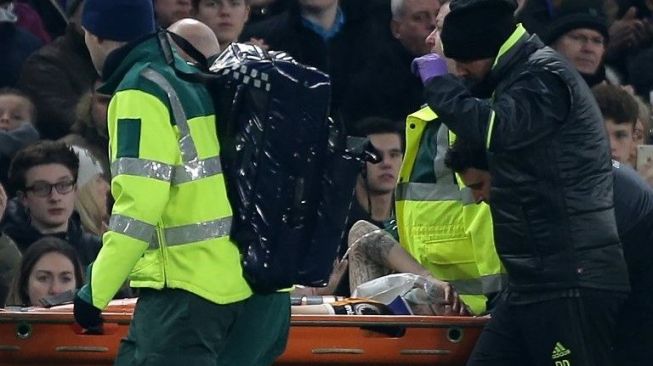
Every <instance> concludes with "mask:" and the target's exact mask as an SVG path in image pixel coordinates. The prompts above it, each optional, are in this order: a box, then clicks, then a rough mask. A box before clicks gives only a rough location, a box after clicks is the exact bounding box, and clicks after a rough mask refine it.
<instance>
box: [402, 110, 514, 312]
mask: <svg viewBox="0 0 653 366" xmlns="http://www.w3.org/2000/svg"><path fill="white" fill-rule="evenodd" d="M452 138H454V136H453V135H452V134H450V133H449V130H448V129H447V128H446V126H445V125H444V124H442V123H441V122H440V121H439V120H438V117H437V115H436V114H435V113H434V112H433V111H432V110H431V109H430V108H428V107H426V108H423V109H421V110H419V111H417V112H415V113H413V114H411V115H409V116H408V118H407V120H406V154H405V156H404V162H403V165H402V167H401V171H400V173H399V184H398V186H397V192H396V213H397V224H398V228H399V241H400V243H401V245H402V246H403V247H404V248H405V249H406V250H407V251H408V252H410V253H411V255H413V257H415V258H416V259H417V261H418V262H420V263H421V264H422V265H423V266H424V267H425V268H427V269H428V270H429V271H430V272H431V274H433V276H434V277H436V278H438V279H441V280H443V281H447V282H450V283H451V284H453V286H454V287H455V288H456V290H457V291H458V293H459V294H460V295H461V298H462V299H463V301H464V302H465V303H466V304H467V305H469V306H470V308H471V310H472V311H473V312H474V313H475V314H481V313H483V312H484V311H485V309H486V301H487V297H486V296H485V295H486V294H491V293H496V292H498V291H500V290H501V287H502V282H503V277H504V275H503V273H504V271H503V268H502V265H501V262H500V260H499V257H498V255H497V253H496V250H495V247H494V238H493V231H492V217H491V215H490V209H489V207H488V206H487V205H486V204H485V203H481V204H475V202H474V201H473V199H472V196H471V192H470V190H469V188H467V187H464V186H463V185H462V184H461V182H460V181H459V180H458V179H457V177H456V176H455V174H454V173H453V172H452V171H451V170H450V169H448V168H447V167H446V166H445V165H444V156H445V153H446V151H447V148H448V147H449V145H450V140H452Z"/></svg>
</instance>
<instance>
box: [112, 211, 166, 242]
mask: <svg viewBox="0 0 653 366" xmlns="http://www.w3.org/2000/svg"><path fill="white" fill-rule="evenodd" d="M109 230H110V231H113V232H116V233H120V234H123V235H127V236H129V237H130V238H134V239H136V240H140V241H144V242H148V243H149V242H150V241H151V240H152V237H154V236H155V235H156V234H155V233H156V227H155V226H154V225H150V224H148V223H146V222H143V221H140V220H137V219H134V218H132V217H128V216H124V215H116V214H113V215H111V219H110V220H109Z"/></svg>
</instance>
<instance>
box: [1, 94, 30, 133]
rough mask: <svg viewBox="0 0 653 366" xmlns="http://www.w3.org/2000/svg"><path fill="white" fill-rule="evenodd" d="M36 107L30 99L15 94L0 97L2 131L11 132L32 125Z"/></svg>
mask: <svg viewBox="0 0 653 366" xmlns="http://www.w3.org/2000/svg"><path fill="white" fill-rule="evenodd" d="M33 112H34V106H33V104H32V102H30V100H29V99H27V98H25V97H23V96H20V95H15V94H3V95H0V131H11V130H14V129H16V128H18V127H20V126H21V125H22V124H24V123H31V122H32V119H33V117H34V116H33Z"/></svg>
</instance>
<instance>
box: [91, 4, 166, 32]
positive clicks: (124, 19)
mask: <svg viewBox="0 0 653 366" xmlns="http://www.w3.org/2000/svg"><path fill="white" fill-rule="evenodd" d="M82 27H84V28H85V29H86V30H87V31H89V32H90V33H91V34H93V35H95V36H97V37H99V38H103V39H109V40H112V41H119V42H130V41H133V40H136V39H138V38H141V37H143V36H145V35H147V34H151V33H154V31H155V26H154V9H153V7H152V0H86V1H85V2H84V10H83V11H82Z"/></svg>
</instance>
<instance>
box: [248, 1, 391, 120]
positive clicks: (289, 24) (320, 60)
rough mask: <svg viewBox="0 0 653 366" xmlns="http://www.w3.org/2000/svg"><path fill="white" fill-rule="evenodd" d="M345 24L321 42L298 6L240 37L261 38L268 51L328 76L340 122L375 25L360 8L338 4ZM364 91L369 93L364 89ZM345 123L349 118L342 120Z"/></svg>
mask: <svg viewBox="0 0 653 366" xmlns="http://www.w3.org/2000/svg"><path fill="white" fill-rule="evenodd" d="M341 9H342V11H343V14H344V17H345V23H344V25H343V27H342V29H341V30H340V32H338V33H337V34H336V35H335V36H334V37H333V38H330V39H328V40H327V41H324V40H323V39H322V37H321V36H320V35H318V34H317V33H316V32H314V31H313V30H311V29H309V28H307V27H306V26H305V25H304V24H303V22H302V17H301V14H300V9H299V5H298V4H297V3H293V4H292V5H291V6H290V7H289V9H288V10H287V11H285V12H283V13H281V14H279V15H277V16H274V17H271V18H270V19H267V20H265V21H262V22H259V23H257V24H254V25H251V26H249V27H247V28H246V29H245V31H244V32H243V34H242V36H241V39H242V40H249V39H250V38H251V37H254V38H262V39H263V40H264V41H265V43H267V44H268V45H269V46H270V50H278V51H285V52H287V53H288V54H289V55H290V56H292V57H293V58H294V59H295V60H296V61H298V62H300V63H302V64H305V65H310V66H313V67H316V68H317V69H319V70H321V71H323V72H325V73H327V74H329V76H330V77H331V87H332V93H331V94H332V97H331V115H332V116H333V117H334V118H336V119H338V120H340V121H343V116H342V114H341V107H342V104H343V100H344V98H345V96H346V95H347V92H348V90H349V88H350V87H351V83H352V80H353V79H354V76H356V75H357V74H358V73H360V72H361V70H362V69H363V67H364V66H365V65H366V61H367V58H369V57H370V54H373V52H372V53H370V51H371V50H372V49H373V47H375V46H374V45H375V44H376V42H375V37H376V34H378V33H377V32H376V30H377V24H376V22H375V21H373V20H371V19H370V17H369V16H368V15H369V14H367V13H366V12H365V11H364V10H365V8H364V7H355V6H351V7H345V6H344V5H343V6H342V7H341ZM363 92H365V93H373V92H374V90H372V89H371V88H367V90H364V91H363ZM344 122H345V124H346V125H349V124H350V123H351V121H344Z"/></svg>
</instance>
